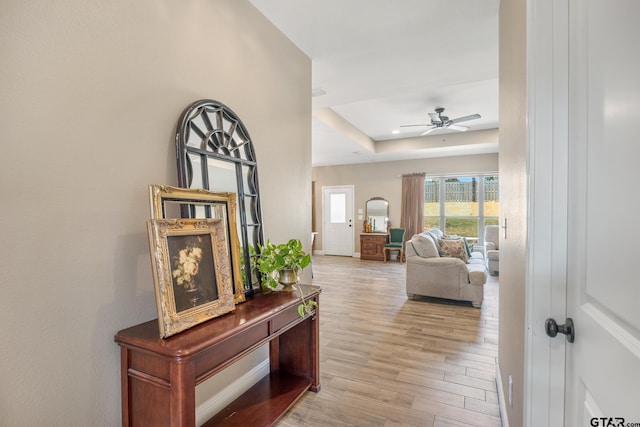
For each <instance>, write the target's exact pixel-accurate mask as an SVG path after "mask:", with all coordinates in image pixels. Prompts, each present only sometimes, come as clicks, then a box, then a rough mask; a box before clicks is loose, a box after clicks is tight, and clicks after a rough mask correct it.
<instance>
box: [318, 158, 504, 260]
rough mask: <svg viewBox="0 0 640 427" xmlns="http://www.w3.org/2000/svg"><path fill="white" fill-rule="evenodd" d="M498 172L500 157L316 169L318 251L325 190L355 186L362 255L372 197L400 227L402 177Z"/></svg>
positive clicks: (357, 247) (357, 239) (357, 244)
mask: <svg viewBox="0 0 640 427" xmlns="http://www.w3.org/2000/svg"><path fill="white" fill-rule="evenodd" d="M497 171H498V155H497V154H480V155H473V156H455V157H437V158H427V159H416V160H401V161H395V162H379V163H363V164H353V165H341V166H322V167H314V168H313V181H314V183H315V186H314V187H315V190H314V195H315V205H314V212H315V224H314V225H315V229H314V231H317V232H318V233H319V234H318V236H317V237H316V241H315V244H314V247H315V250H316V251H320V250H322V187H323V186H331V185H353V186H354V187H355V194H354V205H355V215H356V217H355V221H354V224H355V225H354V227H355V245H354V248H355V252H360V232H361V231H362V224H363V222H364V220H358V219H357V218H358V209H363V212H364V211H365V203H366V201H367V200H369V199H370V198H372V197H382V198H384V199H386V200H387V201H388V202H389V219H390V221H391V225H392V226H393V227H399V226H400V210H401V203H402V175H403V174H410V173H418V172H425V173H426V174H427V175H436V176H441V175H448V174H467V173H489V172H493V173H495V172H497Z"/></svg>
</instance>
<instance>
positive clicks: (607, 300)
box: [555, 0, 640, 426]
mask: <svg viewBox="0 0 640 427" xmlns="http://www.w3.org/2000/svg"><path fill="white" fill-rule="evenodd" d="M639 16H640V2H638V1H637V0H617V1H615V2H611V1H610V0H570V1H569V28H570V30H569V52H570V55H569V104H568V106H569V175H568V176H569V183H568V190H569V203H568V209H569V211H568V217H569V218H570V221H569V222H568V244H567V248H568V250H567V252H568V258H567V260H568V274H567V315H568V317H570V318H572V319H573V321H574V324H575V342H574V343H573V344H567V347H566V356H567V361H566V399H565V402H566V403H565V405H566V406H565V426H609V425H615V426H618V425H620V426H626V425H627V423H633V424H631V425H640V424H635V423H640V308H639V304H640V276H639V275H638V268H637V264H638V254H639V251H638V245H637V236H640V221H639V220H638V215H637V206H638V202H637V197H638V194H640V190H639V187H638V181H639V180H638V177H637V176H636V174H637V173H638V169H637V168H638V160H639V159H640V143H639V142H638V138H639V135H640V77H639V76H640V50H639V48H638V42H639V41H640V26H639V25H638V22H637V20H638V17H639ZM556 320H558V321H562V322H564V319H556ZM555 339H558V338H555ZM622 419H624V420H622Z"/></svg>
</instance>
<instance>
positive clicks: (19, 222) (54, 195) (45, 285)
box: [0, 0, 311, 427]
mask: <svg viewBox="0 0 640 427" xmlns="http://www.w3.org/2000/svg"><path fill="white" fill-rule="evenodd" d="M0 40H2V50H1V53H0V54H1V55H2V56H1V62H2V67H0V94H1V96H0V143H1V144H2V147H1V148H2V155H1V156H0V194H2V204H1V210H0V212H1V213H0V236H1V237H0V250H1V252H0V283H1V284H2V289H3V292H2V298H1V299H0V414H2V422H1V423H2V425H5V426H36V425H60V426H62V425H64V426H82V427H84V426H89V425H101V426H107V425H112V426H116V425H119V424H120V382H119V381H120V380H119V378H120V365H119V352H118V346H117V345H116V344H115V343H114V342H113V336H114V334H115V333H116V332H117V331H118V330H120V329H122V328H125V327H129V326H132V325H134V324H136V323H139V322H142V321H146V320H149V319H152V318H154V317H156V311H155V299H154V293H153V281H152V276H151V267H150V259H149V250H148V241H147V235H146V229H145V221H146V220H147V219H148V218H149V207H148V201H147V185H148V184H151V183H157V184H171V185H176V183H177V179H176V166H175V154H174V146H173V141H174V132H175V126H176V123H177V120H178V117H179V115H180V113H181V112H182V110H183V109H184V108H185V107H186V106H187V105H188V104H189V103H191V102H193V101H195V100H198V99H201V98H212V99H216V100H219V101H221V102H223V103H225V104H227V105H228V106H229V107H231V108H232V109H233V110H234V111H235V112H236V113H237V114H238V115H239V116H240V117H241V118H242V119H243V121H244V123H245V125H246V126H247V128H248V129H249V132H250V133H251V136H252V139H253V141H254V144H255V149H256V153H257V157H258V164H259V175H260V185H261V191H262V208H263V217H264V222H265V233H266V235H267V236H268V237H270V238H271V239H272V240H285V239H288V238H290V237H297V238H301V239H302V240H303V242H305V244H306V245H308V243H309V239H310V236H309V232H310V218H311V207H310V205H311V204H310V201H311V190H310V189H311V186H310V183H311V149H310V135H311V97H310V90H309V89H310V87H311V64H310V61H309V59H308V58H307V57H306V56H305V55H303V54H302V53H301V52H300V51H299V50H298V49H297V48H296V47H295V46H294V45H293V44H292V43H290V42H289V41H288V40H287V39H285V38H284V37H283V36H282V35H281V34H280V33H279V32H278V31H277V30H276V29H275V28H274V27H273V26H272V25H271V24H270V23H269V22H268V21H266V19H265V18H264V17H263V16H262V15H260V14H259V12H257V11H256V10H255V9H254V8H253V7H252V6H251V5H250V4H249V2H248V1H246V0H215V1H210V0H190V1H172V0H155V1H151V0H139V1H129V0H112V1H102V2H98V1H92V0H67V1H64V2H51V1H46V0H32V1H23V0H4V1H2V2H1V3H0ZM283 158H286V159H287V164H286V166H285V167H283V166H282V159H283ZM292 178H293V179H292Z"/></svg>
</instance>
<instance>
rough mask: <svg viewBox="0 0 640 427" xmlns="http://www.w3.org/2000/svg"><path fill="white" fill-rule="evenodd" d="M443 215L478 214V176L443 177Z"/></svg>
mask: <svg viewBox="0 0 640 427" xmlns="http://www.w3.org/2000/svg"><path fill="white" fill-rule="evenodd" d="M444 214H445V216H478V178H476V177H461V178H447V179H445V205H444Z"/></svg>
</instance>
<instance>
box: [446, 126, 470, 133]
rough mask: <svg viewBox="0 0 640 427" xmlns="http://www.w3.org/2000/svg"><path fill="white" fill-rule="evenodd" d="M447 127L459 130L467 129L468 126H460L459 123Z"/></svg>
mask: <svg viewBox="0 0 640 427" xmlns="http://www.w3.org/2000/svg"><path fill="white" fill-rule="evenodd" d="M447 129H453V130H459V131H460V132H464V131H467V130H469V128H468V127H466V126H460V125H450V126H447Z"/></svg>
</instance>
